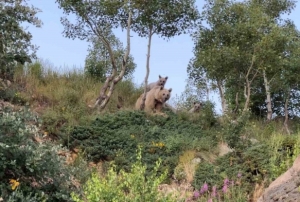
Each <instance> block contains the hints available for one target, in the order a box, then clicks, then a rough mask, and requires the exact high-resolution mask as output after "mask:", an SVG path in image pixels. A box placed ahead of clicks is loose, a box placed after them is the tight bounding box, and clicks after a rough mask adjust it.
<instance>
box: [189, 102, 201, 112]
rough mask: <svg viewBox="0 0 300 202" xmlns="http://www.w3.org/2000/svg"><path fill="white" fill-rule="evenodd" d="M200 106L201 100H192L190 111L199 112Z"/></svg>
mask: <svg viewBox="0 0 300 202" xmlns="http://www.w3.org/2000/svg"><path fill="white" fill-rule="evenodd" d="M201 107H202V103H201V102H194V103H193V108H192V109H190V111H189V112H190V113H197V112H200V109H201Z"/></svg>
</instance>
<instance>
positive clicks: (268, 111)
mask: <svg viewBox="0 0 300 202" xmlns="http://www.w3.org/2000/svg"><path fill="white" fill-rule="evenodd" d="M263 77H264V85H265V89H266V96H267V120H268V121H270V120H271V119H272V114H273V111H272V103H271V93H270V83H269V82H268V78H267V75H266V71H265V70H263Z"/></svg>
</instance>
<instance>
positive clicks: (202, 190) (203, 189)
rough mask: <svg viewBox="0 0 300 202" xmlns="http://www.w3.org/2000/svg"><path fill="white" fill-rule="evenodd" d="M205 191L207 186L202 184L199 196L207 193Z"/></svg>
mask: <svg viewBox="0 0 300 202" xmlns="http://www.w3.org/2000/svg"><path fill="white" fill-rule="evenodd" d="M207 191H208V185H207V183H206V182H205V183H204V184H203V186H202V187H201V190H200V194H203V193H205V192H207Z"/></svg>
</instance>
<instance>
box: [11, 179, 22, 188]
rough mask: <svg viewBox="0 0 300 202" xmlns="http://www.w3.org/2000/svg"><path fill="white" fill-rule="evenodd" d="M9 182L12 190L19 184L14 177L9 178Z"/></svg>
mask: <svg viewBox="0 0 300 202" xmlns="http://www.w3.org/2000/svg"><path fill="white" fill-rule="evenodd" d="M9 183H10V185H11V189H12V190H15V189H16V188H17V187H18V186H19V185H20V182H18V181H17V180H15V179H10V180H9Z"/></svg>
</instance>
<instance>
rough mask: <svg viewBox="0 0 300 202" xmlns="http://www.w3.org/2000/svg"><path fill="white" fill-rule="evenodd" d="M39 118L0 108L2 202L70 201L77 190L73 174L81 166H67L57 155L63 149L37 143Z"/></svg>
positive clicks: (0, 190)
mask: <svg viewBox="0 0 300 202" xmlns="http://www.w3.org/2000/svg"><path fill="white" fill-rule="evenodd" d="M39 126H40V120H39V119H38V117H36V116H34V115H33V114H31V113H30V112H29V111H28V110H27V109H21V110H20V111H17V112H13V111H12V110H11V109H9V108H5V109H4V110H3V111H0V196H1V197H2V198H3V200H4V201H71V197H70V193H71V192H72V191H77V188H76V186H75V183H74V182H75V181H76V180H78V179H76V178H77V176H76V174H77V173H79V171H80V172H81V175H80V176H81V177H87V176H84V174H83V173H85V172H84V169H82V166H81V167H80V166H79V167H77V168H75V167H68V166H67V165H66V163H65V159H64V158H63V157H61V156H58V155H57V152H58V151H62V150H63V148H62V147H61V146H60V145H56V144H53V143H41V142H39V143H37V142H34V141H33V140H32V138H33V137H39V129H38V127H39ZM86 174H87V173H86Z"/></svg>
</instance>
